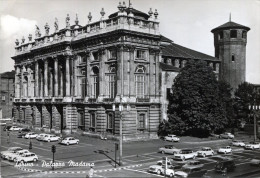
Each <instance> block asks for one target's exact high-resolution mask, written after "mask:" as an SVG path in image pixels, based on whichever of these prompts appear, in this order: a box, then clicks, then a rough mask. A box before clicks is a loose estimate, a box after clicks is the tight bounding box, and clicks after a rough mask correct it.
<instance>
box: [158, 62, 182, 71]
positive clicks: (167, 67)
mask: <svg viewBox="0 0 260 178" xmlns="http://www.w3.org/2000/svg"><path fill="white" fill-rule="evenodd" d="M160 68H161V69H162V70H164V71H173V72H179V71H180V68H178V67H174V66H173V65H168V64H165V63H162V62H160Z"/></svg>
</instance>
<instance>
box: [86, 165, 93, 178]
mask: <svg viewBox="0 0 260 178" xmlns="http://www.w3.org/2000/svg"><path fill="white" fill-rule="evenodd" d="M93 175H94V169H93V167H92V166H90V170H89V171H88V174H87V177H86V178H88V177H93Z"/></svg>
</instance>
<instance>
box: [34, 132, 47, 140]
mask: <svg viewBox="0 0 260 178" xmlns="http://www.w3.org/2000/svg"><path fill="white" fill-rule="evenodd" d="M48 135H49V134H45V133H41V134H39V135H37V137H36V140H38V141H43V139H44V137H45V136H48Z"/></svg>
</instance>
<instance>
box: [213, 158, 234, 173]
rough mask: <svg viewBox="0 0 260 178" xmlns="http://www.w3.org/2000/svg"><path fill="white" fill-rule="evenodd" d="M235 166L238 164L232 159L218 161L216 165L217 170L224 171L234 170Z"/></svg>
mask: <svg viewBox="0 0 260 178" xmlns="http://www.w3.org/2000/svg"><path fill="white" fill-rule="evenodd" d="M235 168H236V165H235V162H234V160H232V159H227V160H221V161H218V162H217V163H216V165H215V171H217V172H223V173H225V172H228V171H233V170H234V169H235Z"/></svg>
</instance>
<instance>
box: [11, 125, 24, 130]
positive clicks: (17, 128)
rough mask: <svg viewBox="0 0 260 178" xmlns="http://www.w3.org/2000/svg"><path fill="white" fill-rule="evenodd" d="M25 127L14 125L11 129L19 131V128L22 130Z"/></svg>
mask: <svg viewBox="0 0 260 178" xmlns="http://www.w3.org/2000/svg"><path fill="white" fill-rule="evenodd" d="M22 129H23V128H21V127H17V126H12V127H11V128H10V129H9V130H10V131H19V130H22Z"/></svg>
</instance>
